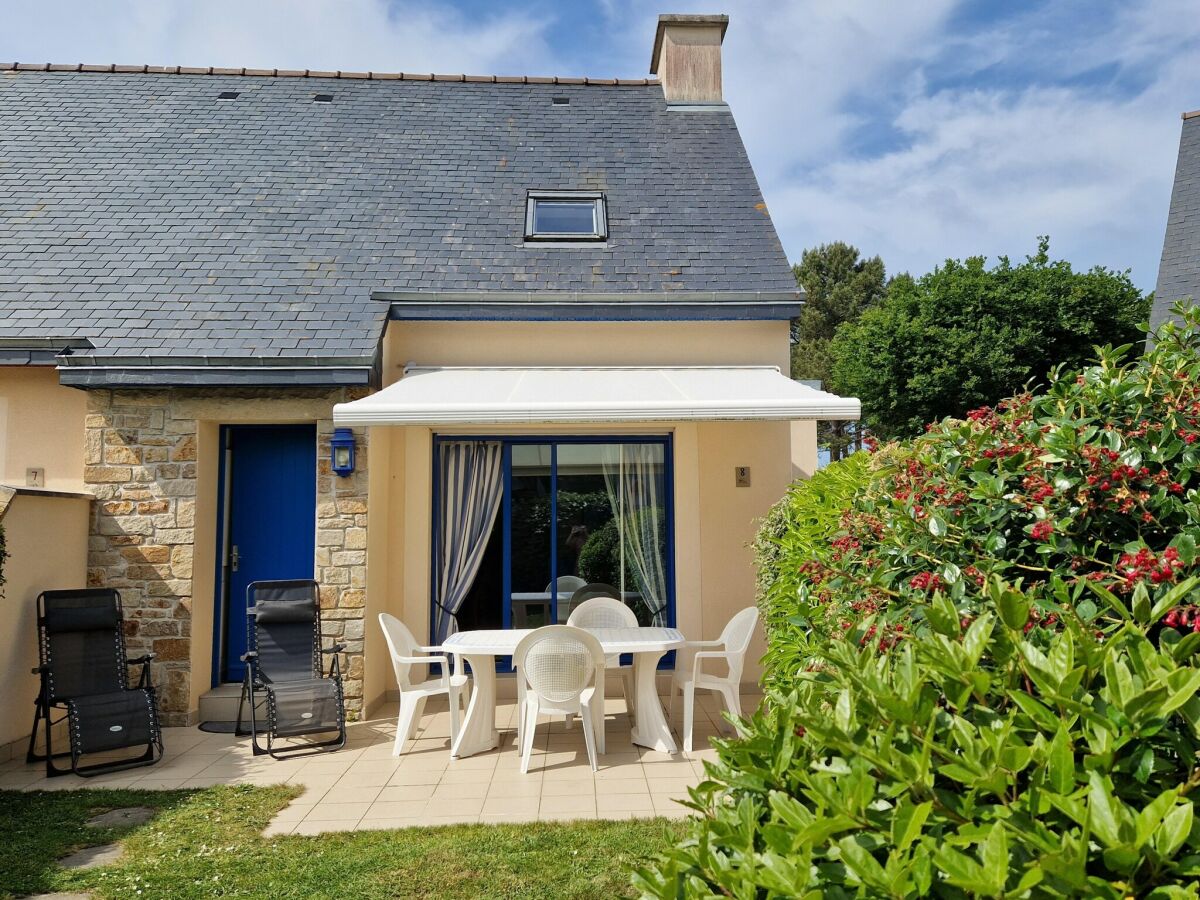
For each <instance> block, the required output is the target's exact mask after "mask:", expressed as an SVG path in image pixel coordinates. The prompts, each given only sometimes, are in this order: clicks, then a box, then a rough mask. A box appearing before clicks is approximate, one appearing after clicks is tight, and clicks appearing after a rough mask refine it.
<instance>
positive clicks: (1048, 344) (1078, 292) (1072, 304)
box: [830, 237, 1150, 438]
mask: <svg viewBox="0 0 1200 900" xmlns="http://www.w3.org/2000/svg"><path fill="white" fill-rule="evenodd" d="M1049 251H1050V239H1049V238H1047V237H1039V238H1038V250H1037V253H1036V254H1035V255H1033V256H1030V257H1026V260H1025V262H1023V263H1021V264H1020V265H1015V266H1014V265H1012V263H1010V262H1009V259H1008V258H1007V257H1000V260H999V262H998V263H997V264H996V265H995V266H993V267H992V268H990V269H988V268H986V267H985V264H984V263H985V261H984V258H983V257H972V258H970V259H967V260H966V261H960V260H947V261H946V263H945V264H944V265H943V266H941V267H939V268H936V269H934V270H933V271H932V272H930V273H929V274H927V275H924V276H922V277H921V278H913V277H912V276H910V275H900V276H898V277H896V278H894V279H892V282H891V283H890V284H889V286H888V292H887V297H886V298H885V299H884V301H883V302H882V303H881V304H879V305H878V306H875V307H874V308H872V309H869V310H867V311H866V312H865V313H864V314H863V315H862V317H861V318H860V319H859V320H858V321H857V322H847V323H846V324H845V325H843V326H842V327H840V328H839V329H838V332H837V334H836V336H835V337H834V340H833V342H832V344H831V345H830V352H831V355H832V357H833V363H832V369H833V371H832V382H833V384H834V385H835V386H836V389H837V390H838V391H839V392H841V393H845V394H849V395H852V396H856V397H858V398H860V399H861V400H862V403H863V420H864V423H865V424H866V426H867V427H868V428H869V429H870V430H871V432H872V433H873V434H876V435H878V436H880V437H884V438H892V437H903V436H906V435H913V434H916V433H918V432H920V431H921V430H922V429H923V428H924V426H925V423H927V422H932V421H934V420H936V419H940V418H942V417H944V416H956V417H962V416H964V415H966V413H967V412H968V411H969V410H971V409H975V408H976V407H980V406H986V405H990V404H993V403H995V402H996V401H997V400H999V399H1000V398H1001V397H1006V396H1009V395H1010V394H1016V393H1019V392H1020V391H1021V390H1023V389H1024V388H1025V387H1026V386H1027V385H1031V384H1033V385H1037V384H1044V383H1045V378H1046V375H1047V374H1048V373H1049V371H1050V370H1051V369H1052V368H1054V367H1055V366H1059V365H1063V366H1066V367H1067V368H1069V369H1073V368H1079V367H1080V366H1081V365H1083V364H1084V363H1085V362H1086V361H1087V360H1088V359H1090V358H1091V357H1092V355H1093V353H1094V350H1093V348H1094V347H1096V346H1098V345H1105V344H1114V345H1119V344H1127V343H1133V342H1135V341H1138V340H1139V339H1140V334H1141V331H1140V328H1139V323H1140V322H1141V321H1142V320H1143V319H1144V318H1145V317H1146V315H1147V314H1148V312H1149V305H1150V299H1149V298H1148V297H1145V296H1143V295H1142V294H1141V292H1140V291H1139V290H1138V289H1137V288H1136V287H1135V286H1134V284H1133V282H1132V280H1131V279H1130V277H1129V273H1128V271H1125V272H1114V271H1112V270H1109V269H1105V268H1103V267H1100V266H1097V267H1095V268H1093V269H1091V270H1089V271H1087V272H1075V271H1074V270H1072V268H1071V264H1070V263H1069V262H1067V261H1066V260H1055V261H1051V259H1050V252H1049Z"/></svg>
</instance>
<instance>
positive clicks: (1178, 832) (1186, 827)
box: [1154, 800, 1194, 859]
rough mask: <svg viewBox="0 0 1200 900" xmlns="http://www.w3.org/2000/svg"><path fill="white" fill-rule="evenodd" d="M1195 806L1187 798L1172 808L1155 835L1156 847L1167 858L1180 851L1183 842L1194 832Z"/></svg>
mask: <svg viewBox="0 0 1200 900" xmlns="http://www.w3.org/2000/svg"><path fill="white" fill-rule="evenodd" d="M1193 816H1194V807H1193V806H1192V803H1191V802H1190V801H1188V800H1185V801H1184V802H1183V803H1181V804H1180V805H1179V806H1176V807H1175V808H1174V809H1173V810H1171V811H1170V812H1169V813H1168V814H1167V815H1166V817H1165V818H1164V819H1163V821H1162V824H1161V825H1160V826H1158V831H1157V832H1155V835H1154V848H1155V849H1156V850H1157V851H1158V852H1159V853H1160V854H1161V855H1162V856H1163V857H1165V858H1167V859H1170V858H1171V857H1172V856H1174V855H1175V854H1176V853H1178V852H1179V848H1180V847H1182V846H1183V842H1184V841H1186V840H1187V838H1188V835H1189V834H1191V832H1192V819H1193Z"/></svg>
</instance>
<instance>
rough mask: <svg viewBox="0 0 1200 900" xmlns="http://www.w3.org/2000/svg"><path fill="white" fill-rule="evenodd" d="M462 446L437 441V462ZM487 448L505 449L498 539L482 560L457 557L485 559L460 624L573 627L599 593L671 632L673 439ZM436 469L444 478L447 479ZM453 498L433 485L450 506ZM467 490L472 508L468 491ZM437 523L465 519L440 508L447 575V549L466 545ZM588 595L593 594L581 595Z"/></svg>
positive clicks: (486, 539)
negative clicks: (577, 608)
mask: <svg viewBox="0 0 1200 900" xmlns="http://www.w3.org/2000/svg"><path fill="white" fill-rule="evenodd" d="M464 443H465V442H464V441H463V440H462V439H460V438H454V439H450V438H444V439H438V447H437V449H438V452H437V453H435V456H436V457H437V458H438V460H440V459H441V456H442V454H443V453H444V452H446V450H447V449H448V448H450V447H457V446H459V445H462V444H464ZM480 443H481V444H482V443H485V442H484V441H480ZM486 443H489V444H491V445H493V446H495V445H496V444H499V445H500V446H501V448H502V449H501V452H500V456H499V469H500V472H501V478H502V483H503V488H502V496H501V498H500V510H499V514H498V515H497V516H496V521H495V523H494V525H493V526H492V531H491V532H490V533H489V534H486V535H484V534H478V535H476V536H475V537H474V538H473V540H474V541H476V542H477V543H478V544H479V548H478V551H479V552H478V553H477V554H474V555H472V554H467V553H464V552H463V551H462V549H461V548H460V549H459V554H458V555H459V556H460V557H463V558H473V559H478V560H479V562H478V565H477V568H478V571H477V574H476V575H475V577H474V580H473V581H472V583H471V584H470V586H469V587H468V588H467V589H466V590H465V591H463V590H460V592H459V595H460V596H461V597H462V599H461V600H460V601H459V607H458V608H457V609H456V610H455V611H454V618H455V620H456V625H455V627H457V628H463V629H465V628H472V627H475V628H479V627H487V628H535V627H538V626H540V625H545V624H551V623H555V622H558V623H562V622H566V621H567V618H568V617H569V616H570V613H571V608H572V605H573V604H574V603H577V602H581V600H582V599H583V597H585V596H586V595H587V594H589V593H591V594H609V595H612V596H616V597H619V598H620V599H622V600H623V601H624V602H625V603H626V604H627V605H628V606H629V607H630V608H631V609H632V610H633V611H634V612H635V613H636V615H637V617H638V621H639V622H641V623H642V624H643V625H670V624H673V622H674V618H675V613H674V573H673V571H672V563H673V560H672V556H673V530H674V521H673V510H672V496H671V452H670V451H671V445H670V439H669V438H665V437H663V438H627V437H619V438H616V437H614V438H604V437H587V438H582V437H580V438H553V439H551V438H538V439H534V438H517V437H514V438H489V439H488V440H487V442H486ZM453 452H456V453H461V452H462V451H461V450H457V449H456V450H454V451H453ZM438 460H435V470H436V471H442V470H443V469H444V468H445V467H444V466H442V465H441V464H440V462H439V461H438ZM445 490H446V486H445V485H439V486H437V487H435V491H438V492H439V495H440V496H443V497H444V496H445V493H444V491H445ZM458 493H459V494H460V495H464V499H463V502H470V498H469V497H466V496H465V494H466V493H467V492H464V491H463V490H461V489H460V490H459V492H458ZM476 505H480V504H479V503H478V501H477V502H476ZM439 515H440V516H443V517H444V516H451V517H453V516H454V515H455V513H454V510H451V509H447V508H445V503H444V502H443V503H441V504H438V503H435V522H434V535H435V548H434V557H435V559H434V571H435V572H437V571H438V566H439V561H440V563H441V565H442V567H443V569H444V568H445V566H446V563H447V554H446V552H445V551H444V550H443V549H441V547H440V546H438V545H444V546H445V547H447V548H454V547H455V546H457V545H459V544H461V541H460V540H459V539H458V538H456V536H455V535H452V534H449V533H447V529H446V527H445V520H444V519H442V520H440V521H439V520H438V519H437V516H439ZM459 518H460V519H461V518H463V517H461V516H460V517H459ZM454 559H455V558H454V557H450V559H449V561H450V562H451V563H453V562H454ZM443 580H444V581H446V582H447V583H453V582H454V580H453V579H443ZM459 581H460V582H461V581H462V579H459ZM460 588H461V584H460ZM582 588H586V589H587V590H584V591H582V593H580V589H582ZM434 593H435V596H434V598H433V602H434V611H435V615H436V614H437V613H439V612H441V613H443V618H445V613H444V610H442V607H441V605H440V602H441V601H440V598H439V597H438V596H437V585H436V584H435V591H434ZM577 593H580V596H578V597H577V596H576V594H577ZM434 637H435V639H438V637H439V636H438V635H436V634H435V635H434Z"/></svg>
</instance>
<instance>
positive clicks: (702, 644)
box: [679, 640, 725, 650]
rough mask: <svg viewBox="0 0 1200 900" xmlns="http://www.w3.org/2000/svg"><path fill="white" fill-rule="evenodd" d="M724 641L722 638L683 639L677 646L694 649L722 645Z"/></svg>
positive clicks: (681, 648)
mask: <svg viewBox="0 0 1200 900" xmlns="http://www.w3.org/2000/svg"><path fill="white" fill-rule="evenodd" d="M724 646H725V642H724V641H722V640H714V641H684V642H683V644H682V645H681V646H680V647H679V649H680V650H696V649H698V648H700V647H724Z"/></svg>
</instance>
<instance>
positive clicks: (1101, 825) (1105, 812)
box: [1088, 770, 1123, 847]
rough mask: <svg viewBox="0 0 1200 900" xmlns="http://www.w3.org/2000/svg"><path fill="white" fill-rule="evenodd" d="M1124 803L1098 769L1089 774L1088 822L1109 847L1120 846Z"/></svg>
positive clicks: (1093, 831)
mask: <svg viewBox="0 0 1200 900" xmlns="http://www.w3.org/2000/svg"><path fill="white" fill-rule="evenodd" d="M1122 806H1123V805H1122V803H1121V801H1120V800H1118V799H1117V798H1116V797H1114V796H1113V794H1112V789H1111V788H1110V787H1109V786H1108V785H1107V784H1106V783H1105V780H1104V777H1103V776H1102V775H1101V774H1100V773H1099V772H1096V771H1094V770H1093V771H1092V772H1091V773H1089V776H1088V824H1089V825H1090V826H1091V829H1092V833H1093V834H1095V835H1096V836H1097V837H1098V838H1100V840H1101V841H1103V842H1104V844H1105V845H1106V846H1108V847H1119V846H1120V845H1121V844H1122V843H1123V840H1122V838H1121V812H1122Z"/></svg>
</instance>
